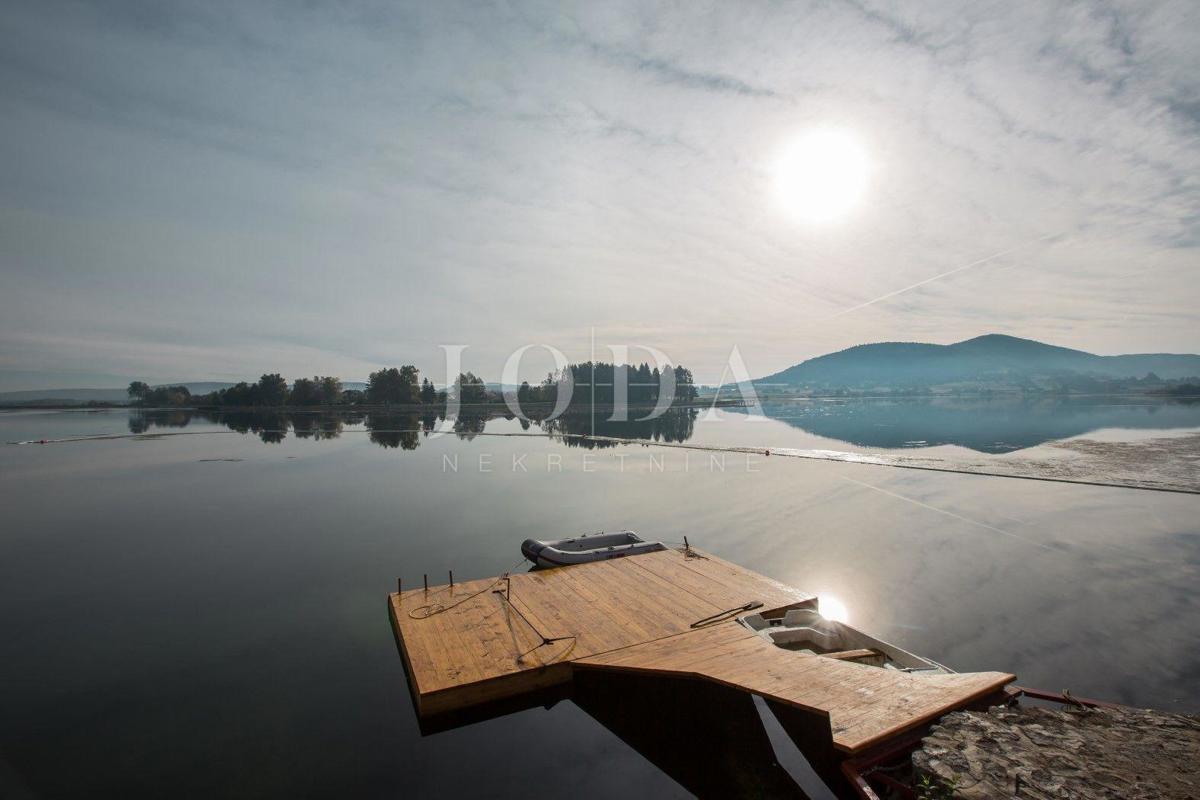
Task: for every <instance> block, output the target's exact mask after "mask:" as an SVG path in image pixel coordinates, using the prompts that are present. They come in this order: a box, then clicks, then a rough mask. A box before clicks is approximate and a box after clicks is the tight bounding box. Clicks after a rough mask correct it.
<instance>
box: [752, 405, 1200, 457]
mask: <svg viewBox="0 0 1200 800" xmlns="http://www.w3.org/2000/svg"><path fill="white" fill-rule="evenodd" d="M761 408H762V411H763V413H764V414H765V415H766V416H767V417H770V418H771V419H777V420H779V421H780V422H785V423H787V424H788V425H791V426H793V427H796V428H800V429H801V430H803V431H807V432H808V433H811V434H815V435H817V436H821V437H823V438H826V439H836V440H838V441H841V442H847V443H849V444H853V445H857V446H859V447H864V448H881V449H902V448H915V447H935V446H938V445H958V446H959V447H967V448H970V449H971V450H975V451H978V452H981V453H1009V452H1012V451H1014V450H1022V449H1025V448H1027V447H1034V446H1036V445H1039V444H1043V443H1045V442H1051V441H1056V440H1059V439H1066V438H1069V437H1072V436H1080V435H1082V434H1085V433H1089V432H1091V431H1095V430H1099V429H1101V428H1126V429H1135V430H1147V429H1150V430H1161V429H1168V428H1194V427H1200V404H1197V403H1194V402H1187V401H1175V402H1162V401H1159V400H1151V401H1147V400H1146V399H1144V398H1121V397H1079V398H1025V397H1019V396H1018V397H1012V398H1001V399H979V398H920V399H911V400H907V399H906V400H894V399H888V400H881V399H871V400H838V401H828V400H816V401H792V402H787V401H784V402H776V403H771V402H766V403H763V404H762V406H761ZM729 411H730V412H731V413H739V411H740V410H739V409H729Z"/></svg>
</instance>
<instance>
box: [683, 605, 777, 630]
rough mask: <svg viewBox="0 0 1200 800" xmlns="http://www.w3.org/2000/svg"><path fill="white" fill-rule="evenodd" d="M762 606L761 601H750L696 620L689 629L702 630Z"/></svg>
mask: <svg viewBox="0 0 1200 800" xmlns="http://www.w3.org/2000/svg"><path fill="white" fill-rule="evenodd" d="M762 605H763V604H762V601H761V600H751V601H750V602H749V603H746V604H745V605H742V606H737V607H736V608H727V609H725V610H724V611H718V612H717V613H716V614H713V615H711V616H708V617H705V618H704V619H698V620H696V621H695V622H693V623H692V625H691V627H693V628H703V627H705V626H707V625H712V624H714V623H717V622H724V621H725V620H727V619H728V618H729V617H732V616H734V615H735V614H740V613H741V612H743V611H753V610H754V609H756V608H762Z"/></svg>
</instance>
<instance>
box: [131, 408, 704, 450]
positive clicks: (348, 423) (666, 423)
mask: <svg viewBox="0 0 1200 800" xmlns="http://www.w3.org/2000/svg"><path fill="white" fill-rule="evenodd" d="M697 415H698V412H697V411H696V409H692V408H688V409H672V410H670V411H667V412H666V413H665V414H663V415H662V416H661V417H658V418H656V419H652V420H635V421H630V422H610V421H607V420H603V419H599V418H597V419H595V420H594V421H593V418H592V416H591V415H590V414H565V415H563V416H562V417H559V418H558V419H554V420H544V419H543V420H540V421H539V420H533V421H531V420H528V419H520V426H521V430H523V431H528V430H530V429H531V428H532V427H533V425H535V424H536V425H538V427H539V428H540V429H541V430H543V431H545V432H546V433H550V434H554V435H559V436H564V437H567V438H564V440H563V441H564V442H565V443H566V444H567V445H568V446H570V447H585V448H588V449H595V448H605V447H615V446H616V445H617V444H619V443H618V442H615V441H604V440H595V439H587V440H584V439H579V438H574V437H578V436H583V435H595V436H601V437H604V436H609V437H615V438H624V439H645V440H647V441H656V442H658V441H662V442H683V441H686V440H688V439H689V438H691V437H692V435H693V433H694V429H695V422H696V417H697ZM497 418H502V419H505V420H509V421H511V420H514V419H517V417H516V416H515V415H513V414H511V413H508V412H507V411H506V412H504V413H500V412H490V413H489V412H482V413H479V412H477V413H470V414H460V415H459V416H458V417H456V418H455V419H454V420H453V422H452V424H451V430H452V431H453V432H454V434H455V435H456V436H457V437H458V438H459V439H462V440H464V441H471V440H472V439H474V438H475V437H476V436H478V435H479V434H482V433H484V431H485V429H486V427H487V424H488V422H489V421H491V420H493V419H497ZM193 420H199V421H202V422H208V423H214V424H217V425H224V426H225V427H227V428H229V429H230V430H232V431H236V432H238V433H243V434H251V433H253V434H255V435H257V436H258V437H259V438H260V439H261V440H262V441H263V442H265V443H267V444H276V443H279V442H281V441H283V440H284V439H285V438H286V437H287V435H288V432H289V430H290V431H291V432H292V433H293V434H294V435H295V436H296V438H298V439H313V440H315V441H321V440H323V439H336V438H338V437H339V436H341V435H342V433H344V432H345V430H346V428H347V427H353V426H358V425H361V426H363V428H364V429H365V430H366V431H367V437H368V439H369V440H370V441H371V442H374V443H375V444H377V445H379V446H380V447H384V448H395V449H399V450H415V449H416V448H417V447H419V446H420V443H421V439H422V438H423V437H426V436H428V435H429V434H431V433H432V432H433V431H434V430H435V429H437V426H438V423H439V422H443V421H445V420H446V416H445V414H444V413H432V412H431V413H426V414H417V413H413V412H387V411H366V412H354V411H347V412H307V411H215V410H178V409H175V410H165V409H145V410H139V409H135V410H132V411H130V413H129V431H130V432H131V433H138V434H141V433H148V432H150V431H151V429H153V428H184V427H187V425H188V424H189V423H190V422H192V421H193Z"/></svg>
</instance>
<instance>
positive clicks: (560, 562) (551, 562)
mask: <svg viewBox="0 0 1200 800" xmlns="http://www.w3.org/2000/svg"><path fill="white" fill-rule="evenodd" d="M666 549H667V546H666V545H665V544H663V543H662V542H647V541H643V540H642V538H641V537H640V536H638V535H637V534H636V533H634V532H633V531H619V532H618V533H593V534H584V535H583V536H576V537H573V538H571V539H550V540H547V541H538V540H537V539H526V540H525V541H524V542H522V543H521V553H522V554H524V556H525V557H526V558H528V559H529V560H530V561H532V562H533V563H534V565H535V566H538V567H565V566H568V565H570V564H588V563H590V562H592V561H607V560H608V559H610V558H623V557H625V556H636V555H638V554H640V553H653V552H654V551H655V550H666Z"/></svg>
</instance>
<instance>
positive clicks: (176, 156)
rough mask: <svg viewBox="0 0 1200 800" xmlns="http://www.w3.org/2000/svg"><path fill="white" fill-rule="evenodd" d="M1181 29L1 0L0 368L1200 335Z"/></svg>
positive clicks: (961, 14)
mask: <svg viewBox="0 0 1200 800" xmlns="http://www.w3.org/2000/svg"><path fill="white" fill-rule="evenodd" d="M1197 26H1200V6H1197V5H1196V4H1193V3H1186V2H1165V3H1156V4H1132V5H1123V4H1106V3H1104V4H1102V3H1096V4H1071V5H1051V4H1042V3H1028V4H1012V5H1002V6H992V7H983V6H974V5H968V6H963V5H961V4H949V3H947V4H932V5H930V4H922V5H920V6H915V5H906V6H894V5H886V6H885V5H882V4H875V3H873V2H870V0H858V1H857V2H855V3H840V4H838V3H833V4H831V3H824V2H815V3H809V4H806V3H797V4H782V5H777V4H736V5H733V4H726V3H699V4H697V3H689V4H686V5H683V6H677V7H665V6H661V5H658V4H643V3H638V2H628V3H621V4H616V3H614V4H609V3H604V4H595V3H589V4H566V5H562V4H544V3H538V2H518V3H513V4H505V5H499V6H480V5H475V4H470V5H468V4H462V5H459V4H456V3H444V4H411V5H398V6H397V5H391V4H382V5H381V4H374V3H369V2H361V3H360V2H350V3H345V4H341V5H339V6H336V7H323V6H308V7H298V6H295V5H294V4H290V3H284V2H268V3H266V4H252V5H249V4H240V3H233V2H224V1H223V0H218V1H217V2H214V3H206V4H201V5H194V4H176V3H170V2H165V3H154V4H122V5H120V6H117V7H113V6H111V5H109V4H100V3H87V2H83V3H66V2H63V3H59V2H55V0H49V1H48V2H37V3H35V2H20V3H17V4H15V5H13V6H11V7H10V8H7V9H6V14H5V15H4V16H3V18H2V19H0V67H2V68H0V113H2V114H3V115H4V119H5V125H4V126H3V128H2V129H0V152H3V153H4V155H3V156H2V157H0V388H26V387H25V385H24V383H23V382H25V381H27V380H28V378H27V377H21V376H22V375H25V376H27V375H28V374H30V373H31V372H36V373H37V374H39V375H45V374H47V372H50V373H52V372H53V370H54V369H56V368H57V369H59V370H60V371H61V372H62V374H63V378H62V380H63V381H67V380H70V377H69V373H70V371H71V370H76V369H82V368H86V369H90V370H92V371H93V372H95V373H98V374H100V373H102V374H111V375H115V376H122V375H128V376H129V377H130V378H133V377H142V378H146V379H148V380H158V379H178V378H181V377H189V376H190V375H189V373H191V372H192V371H193V370H194V371H195V374H196V375H197V376H199V375H200V374H203V375H218V374H219V375H221V376H229V377H235V376H247V377H253V376H254V375H255V374H257V373H258V372H260V371H261V370H262V369H265V368H267V367H270V366H272V365H270V364H263V363H262V362H263V361H270V360H272V358H273V357H274V358H275V359H276V360H277V361H278V362H279V364H278V366H279V367H280V368H284V365H285V362H286V365H287V366H286V368H287V369H289V370H291V369H299V370H301V371H303V372H311V371H313V370H316V369H318V368H319V369H321V370H322V371H329V372H335V373H336V372H340V373H342V374H345V375H347V376H354V375H361V373H362V371H363V370H364V369H369V368H370V367H371V366H372V365H382V364H389V363H396V362H399V361H410V360H411V361H413V362H415V363H417V364H418V365H421V366H423V367H425V368H427V369H429V368H433V367H434V366H435V365H436V364H438V363H439V361H438V358H439V354H440V351H439V350H438V348H437V345H438V344H439V343H442V342H470V343H472V347H471V349H470V350H469V351H468V356H467V357H468V366H469V367H470V368H471V369H473V370H474V371H476V372H477V373H481V374H484V375H486V376H489V377H495V376H496V374H497V372H498V370H499V368H500V366H501V365H502V363H503V361H504V358H505V357H506V356H507V354H508V353H509V352H511V351H512V350H513V349H515V348H516V347H518V346H520V345H523V344H526V343H529V342H532V341H551V342H552V343H559V344H560V345H562V346H563V347H564V349H567V350H571V348H579V347H582V346H583V345H584V344H585V343H586V336H585V335H584V334H585V333H586V332H587V330H588V329H589V328H590V327H591V326H593V325H594V326H597V327H598V328H599V329H601V330H602V331H604V335H605V336H606V337H608V338H611V339H612V340H613V341H614V342H619V341H627V343H630V344H635V343H643V344H654V345H655V346H658V347H661V348H663V349H664V350H666V351H667V352H668V353H669V354H670V355H671V357H672V358H673V359H675V360H678V361H682V362H684V363H688V364H689V365H693V366H694V367H695V368H696V370H697V373H698V375H699V376H700V377H701V379H702V380H703V379H705V376H707V377H708V378H709V379H713V380H715V379H716V377H717V376H718V375H719V374H720V371H721V367H722V365H723V362H724V358H725V357H726V356H727V355H728V352H729V349H730V347H731V346H732V345H733V344H737V345H738V347H739V349H740V351H741V352H742V353H743V354H744V356H745V357H746V359H747V361H748V363H749V366H750V369H751V370H752V372H754V373H756V374H767V373H769V372H773V371H775V370H777V369H779V368H783V367H786V366H788V365H790V364H792V363H794V362H796V361H798V360H800V359H802V358H805V357H809V356H812V355H816V354H818V353H821V352H826V351H828V350H833V349H839V348H841V347H845V346H850V345H853V344H857V343H860V342H863V341H877V340H884V339H897V338H905V339H911V338H924V339H929V340H934V341H943V342H945V341H954V340H958V339H962V338H966V337H968V336H971V335H976V334H980V333H985V332H988V331H992V330H997V331H1003V332H1009V333H1020V334H1024V335H1028V336H1033V337H1042V338H1047V339H1050V340H1052V341H1054V342H1056V343H1059V344H1063V345H1067V346H1073V347H1079V348H1083V349H1089V350H1096V351H1100V352H1119V351H1121V350H1173V351H1188V350H1193V351H1194V350H1198V349H1200V340H1198V339H1197V331H1198V330H1200V326H1198V325H1197V324H1196V323H1197V321H1198V320H1197V317H1196V314H1195V312H1194V309H1195V308H1197V307H1200V287H1198V284H1197V281H1196V279H1195V267H1196V265H1197V264H1198V263H1200V207H1198V205H1197V202H1196V199H1195V198H1196V197H1197V196H1200V148H1198V146H1197V131H1198V128H1197V125H1198V124H1200V115H1198V114H1197V112H1196V109H1197V108H1200V77H1198V76H1200V50H1198V49H1197V48H1196V47H1195V41H1194V39H1195V36H1194V31H1195V30H1196V29H1197ZM819 125H838V126H843V127H848V128H851V129H853V130H855V131H856V132H857V134H858V135H859V137H860V138H861V139H862V141H863V142H864V143H865V146H866V147H867V148H868V150H869V154H870V159H871V162H872V165H873V170H872V178H871V183H870V186H869V188H868V191H867V194H866V196H865V197H864V200H863V202H862V203H861V205H860V206H859V207H858V208H856V209H855V210H854V211H853V212H852V213H851V214H849V215H848V216H847V217H846V218H844V219H842V220H839V221H838V222H836V223H835V224H831V225H827V226H825V227H809V226H805V225H801V224H797V223H796V222H795V221H794V220H792V219H790V218H789V217H787V215H786V214H784V213H782V212H781V211H780V210H779V209H777V208H776V207H775V206H774V203H773V200H772V192H771V182H772V168H773V166H772V165H773V163H774V161H775V158H776V155H777V154H778V153H779V151H780V149H781V148H782V147H783V146H784V145H786V143H787V142H788V141H789V140H790V139H791V138H792V137H794V136H796V135H797V134H799V133H801V132H803V131H805V130H806V129H808V128H809V127H812V126H819ZM1046 231H1055V232H1057V233H1061V237H1057V238H1055V240H1054V242H1053V244H1052V246H1051V245H1048V244H1047V242H1046V241H1043V237H1044V236H1045V232H1046ZM1039 242H1040V243H1041V246H1038V243H1039ZM1014 248H1015V249H1014ZM988 254H991V255H988ZM1150 264H1153V268H1152V269H1150V268H1148V267H1147V265H1150ZM863 298H868V299H867V300H864V299H863ZM852 311H853V312H856V313H850V312H852ZM646 337H651V338H652V339H653V341H643V339H645V338H646ZM139 343H143V346H142V347H139V346H138V344H139ZM179 343H186V344H188V345H194V348H193V349H188V350H174V349H172V347H173V346H174V345H175V344H179ZM82 352H86V353H87V357H86V359H82V358H81V355H80V354H81V353H82ZM272 354H275V355H274V356H272ZM570 354H571V355H572V356H576V355H578V356H582V357H586V356H587V351H586V350H577V351H572V352H571V353H570ZM172 359H178V360H179V361H180V362H181V363H179V364H178V365H173V364H172V362H171V360H172ZM84 361H86V362H87V363H83V362H84ZM306 361H312V362H313V367H312V369H304V363H305V362H306ZM292 365H294V366H292ZM539 369H540V367H539ZM70 374H76V373H70ZM30 388H33V387H30Z"/></svg>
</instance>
